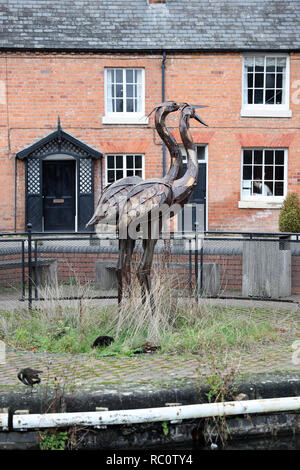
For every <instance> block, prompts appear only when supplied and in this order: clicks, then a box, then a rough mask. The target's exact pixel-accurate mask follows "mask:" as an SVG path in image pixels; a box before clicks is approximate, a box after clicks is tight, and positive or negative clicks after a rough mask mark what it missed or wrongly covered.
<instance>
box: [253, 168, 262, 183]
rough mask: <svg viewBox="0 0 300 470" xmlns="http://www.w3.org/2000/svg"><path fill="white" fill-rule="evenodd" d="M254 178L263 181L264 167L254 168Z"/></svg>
mask: <svg viewBox="0 0 300 470" xmlns="http://www.w3.org/2000/svg"><path fill="white" fill-rule="evenodd" d="M253 177H254V179H255V180H258V179H259V180H260V179H262V166H254V167H253Z"/></svg>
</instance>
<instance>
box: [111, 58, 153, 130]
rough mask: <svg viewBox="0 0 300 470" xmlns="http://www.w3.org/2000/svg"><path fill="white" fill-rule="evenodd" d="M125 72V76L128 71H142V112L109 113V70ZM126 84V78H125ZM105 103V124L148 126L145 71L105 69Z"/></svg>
mask: <svg viewBox="0 0 300 470" xmlns="http://www.w3.org/2000/svg"><path fill="white" fill-rule="evenodd" d="M117 69H118V70H123V74H125V73H126V70H141V72H142V103H141V105H142V110H141V112H136V113H135V112H132V113H128V112H126V111H123V112H109V111H108V96H107V86H108V78H107V73H108V70H117ZM123 84H124V78H123ZM104 101H105V116H103V118H102V123H103V124H148V122H149V119H148V117H147V116H145V69H144V68H142V67H106V68H105V69H104Z"/></svg>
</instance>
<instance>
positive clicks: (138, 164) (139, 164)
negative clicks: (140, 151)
mask: <svg viewBox="0 0 300 470" xmlns="http://www.w3.org/2000/svg"><path fill="white" fill-rule="evenodd" d="M135 167H136V168H142V155H135Z"/></svg>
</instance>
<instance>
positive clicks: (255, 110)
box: [241, 105, 292, 118]
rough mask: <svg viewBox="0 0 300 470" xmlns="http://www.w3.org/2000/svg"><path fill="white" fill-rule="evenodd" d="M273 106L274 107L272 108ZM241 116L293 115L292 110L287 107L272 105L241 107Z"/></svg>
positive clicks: (285, 116)
mask: <svg viewBox="0 0 300 470" xmlns="http://www.w3.org/2000/svg"><path fill="white" fill-rule="evenodd" d="M270 108H272V109H270ZM241 117H279V118H280V117H283V118H290V117H292V111H291V110H290V109H287V108H284V109H282V108H275V106H274V108H273V107H272V105H270V106H267V107H266V106H261V107H258V106H255V107H254V106H253V107H252V106H251V107H250V106H246V107H244V108H242V109H241Z"/></svg>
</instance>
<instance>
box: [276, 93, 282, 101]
mask: <svg viewBox="0 0 300 470" xmlns="http://www.w3.org/2000/svg"><path fill="white" fill-rule="evenodd" d="M281 103H282V90H277V91H276V104H281Z"/></svg>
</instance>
